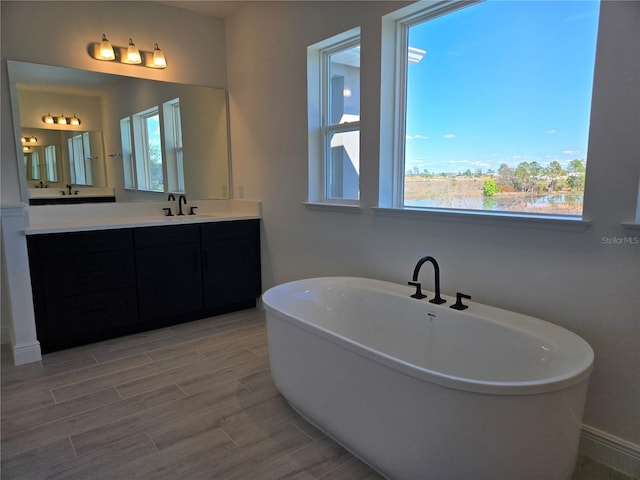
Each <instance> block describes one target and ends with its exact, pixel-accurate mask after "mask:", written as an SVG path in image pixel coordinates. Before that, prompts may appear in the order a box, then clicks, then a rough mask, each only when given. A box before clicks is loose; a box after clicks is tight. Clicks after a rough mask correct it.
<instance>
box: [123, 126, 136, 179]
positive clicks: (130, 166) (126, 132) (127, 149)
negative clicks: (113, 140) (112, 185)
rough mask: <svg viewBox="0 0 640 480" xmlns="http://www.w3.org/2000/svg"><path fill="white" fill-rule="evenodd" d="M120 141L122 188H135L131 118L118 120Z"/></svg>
mask: <svg viewBox="0 0 640 480" xmlns="http://www.w3.org/2000/svg"><path fill="white" fill-rule="evenodd" d="M120 142H121V143H122V165H123V169H124V188H128V189H132V190H133V189H135V188H136V168H135V164H134V161H133V147H132V143H131V119H130V118H129V117H127V118H123V119H122V120H120Z"/></svg>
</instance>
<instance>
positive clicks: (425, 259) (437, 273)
mask: <svg viewBox="0 0 640 480" xmlns="http://www.w3.org/2000/svg"><path fill="white" fill-rule="evenodd" d="M425 262H430V263H431V264H432V265H433V270H434V276H435V290H436V296H435V298H434V299H432V300H429V303H435V304H437V305H440V304H442V303H445V302H446V300H445V299H444V298H442V297H441V296H440V267H439V266H438V262H436V259H435V258H433V257H428V256H427V257H422V258H421V259H420V260H418V263H417V264H416V268H414V269H413V278H412V281H411V282H409V285H413V286H414V287H416V293H414V294H413V295H411V296H412V297H413V298H426V297H427V296H426V295H424V294H423V293H422V289H421V285H420V282H418V274H419V273H420V267H422V265H423V264H424V263H425Z"/></svg>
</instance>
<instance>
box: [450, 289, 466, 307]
mask: <svg viewBox="0 0 640 480" xmlns="http://www.w3.org/2000/svg"><path fill="white" fill-rule="evenodd" d="M463 298H466V299H467V300H471V295H467V294H465V293H462V292H457V293H456V303H454V304H453V305H451V307H449V308H453V309H454V310H466V309H467V308H469V305H464V304H463V303H462V299H463Z"/></svg>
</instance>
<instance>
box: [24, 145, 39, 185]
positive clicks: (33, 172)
mask: <svg viewBox="0 0 640 480" xmlns="http://www.w3.org/2000/svg"><path fill="white" fill-rule="evenodd" d="M24 163H25V166H26V167H27V176H28V177H29V179H30V180H40V179H41V178H42V175H40V152H39V150H35V149H32V150H30V151H29V152H25V156H24Z"/></svg>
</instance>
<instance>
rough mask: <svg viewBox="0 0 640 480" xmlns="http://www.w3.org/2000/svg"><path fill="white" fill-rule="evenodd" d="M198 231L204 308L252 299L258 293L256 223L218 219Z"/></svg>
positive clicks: (258, 242) (250, 300)
mask: <svg viewBox="0 0 640 480" xmlns="http://www.w3.org/2000/svg"><path fill="white" fill-rule="evenodd" d="M227 226H228V227H229V229H228V230H227V229H226V228H225V227H227ZM202 233H203V235H202V238H203V242H202V251H203V257H204V258H203V276H202V278H203V287H204V302H205V308H210V309H211V308H216V307H220V306H223V305H232V304H240V303H246V302H255V299H256V297H258V295H260V240H259V236H258V235H259V230H258V223H257V222H253V221H243V222H221V223H219V224H217V225H207V226H206V227H205V226H203V232H202Z"/></svg>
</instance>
